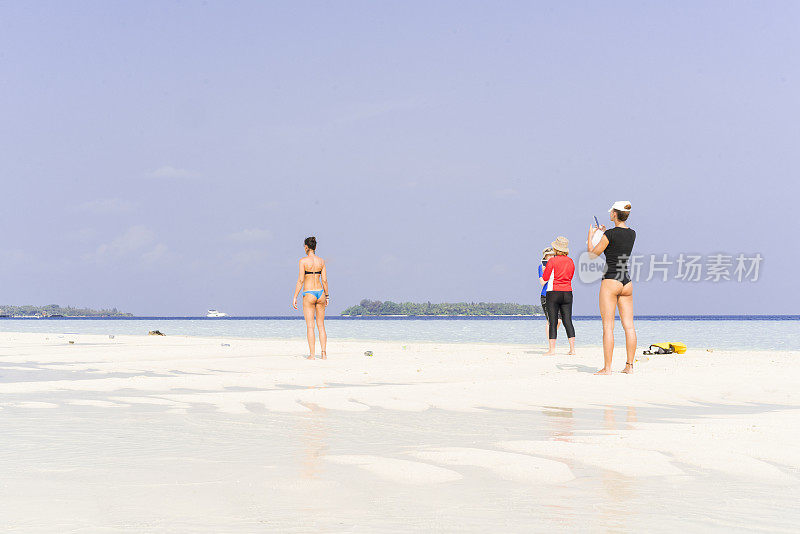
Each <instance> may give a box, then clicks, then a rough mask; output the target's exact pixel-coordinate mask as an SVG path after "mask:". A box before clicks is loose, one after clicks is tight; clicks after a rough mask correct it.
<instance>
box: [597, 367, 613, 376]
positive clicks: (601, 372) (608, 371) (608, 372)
mask: <svg viewBox="0 0 800 534" xmlns="http://www.w3.org/2000/svg"><path fill="white" fill-rule="evenodd" d="M595 374H596V375H610V374H611V369H606V368H605V367H603V368H602V369H600V370H599V371H597V372H596V373H595Z"/></svg>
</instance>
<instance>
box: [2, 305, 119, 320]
mask: <svg viewBox="0 0 800 534" xmlns="http://www.w3.org/2000/svg"><path fill="white" fill-rule="evenodd" d="M0 317H133V314H132V313H123V312H121V311H119V310H117V309H116V308H111V309H110V310H93V309H91V308H73V307H72V306H67V307H65V308H62V307H61V306H59V305H58V304H48V305H46V306H11V305H5V306H0Z"/></svg>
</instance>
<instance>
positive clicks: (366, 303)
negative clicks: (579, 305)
mask: <svg viewBox="0 0 800 534" xmlns="http://www.w3.org/2000/svg"><path fill="white" fill-rule="evenodd" d="M541 314H542V307H541V306H536V305H533V304H515V303H511V302H442V303H439V304H432V303H430V302H392V301H391V300H386V301H380V300H369V299H364V300H362V301H361V302H360V303H358V304H357V305H355V306H350V307H349V308H347V309H346V310H344V311H343V312H342V315H351V316H353V315H370V316H375V315H472V316H479V315H541Z"/></svg>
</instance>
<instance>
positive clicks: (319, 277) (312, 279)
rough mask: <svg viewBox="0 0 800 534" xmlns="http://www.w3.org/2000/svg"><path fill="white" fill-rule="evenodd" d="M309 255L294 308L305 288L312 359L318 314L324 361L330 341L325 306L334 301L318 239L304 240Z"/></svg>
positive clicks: (304, 303)
mask: <svg viewBox="0 0 800 534" xmlns="http://www.w3.org/2000/svg"><path fill="white" fill-rule="evenodd" d="M303 248H304V249H305V251H306V257H305V258H303V259H302V260H300V274H298V276H297V284H296V285H295V288H294V298H293V299H292V307H293V308H294V309H295V310H296V309H297V295H298V294H300V289H301V288H302V289H303V316H304V317H305V318H306V335H307V336H308V356H307V357H306V358H307V359H309V360H313V359H314V347H315V340H314V316H315V315H316V320H317V328H318V329H319V347H320V354H321V356H320V357H321V358H322V359H323V360H325V359H327V357H328V353H327V351H326V350H325V349H326V346H327V343H328V334H327V333H326V332H325V307H326V306H327V305H328V303H329V302H330V295H328V271H327V270H326V267H325V260H323V259H322V258H320V257H319V256H317V254H316V252H315V251H316V249H317V238H316V237H307V238H306V240H305V241H304V242H303Z"/></svg>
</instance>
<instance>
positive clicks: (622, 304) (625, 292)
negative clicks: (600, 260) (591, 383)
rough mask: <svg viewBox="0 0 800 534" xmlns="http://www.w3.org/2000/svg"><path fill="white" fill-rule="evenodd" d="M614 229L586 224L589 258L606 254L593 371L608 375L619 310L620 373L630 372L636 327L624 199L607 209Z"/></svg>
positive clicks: (628, 207)
mask: <svg viewBox="0 0 800 534" xmlns="http://www.w3.org/2000/svg"><path fill="white" fill-rule="evenodd" d="M608 213H609V218H610V219H611V222H613V223H614V228H611V229H610V230H606V227H605V226H602V225H601V226H600V227H599V228H597V227H595V226H593V225H592V226H590V227H589V240H588V244H587V250H588V252H589V256H590V257H597V256H599V255H600V254H605V256H606V273H605V274H604V275H603V280H602V281H601V282H600V317H602V319H603V359H604V362H603V368H602V369H600V370H599V371H597V373H596V374H600V375H609V374H611V358H612V356H613V354H614V320H615V315H616V312H617V310H619V320H620V322H621V323H622V328H623V329H624V330H625V349H626V352H627V356H628V358H627V361H626V363H625V369H624V370H623V371H622V372H623V373H632V372H633V359H634V357H635V355H636V342H637V339H636V328H634V326H633V281H632V280H631V278H630V273H629V272H628V260H629V259H630V257H631V253H632V252H633V243H634V241H636V232H635V231H634V230H633V229H632V228H628V225H627V223H626V221H627V220H628V216H630V214H631V203H630V201H628V200H618V201H616V202H614V204H613V205H612V206H611V209H609V210H608ZM596 232H603V235H602V237H600V240H599V241H598V242H596V244H595V245H594V246H592V243H593V240H592V238H593V237H594V235H595V233H596Z"/></svg>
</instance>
